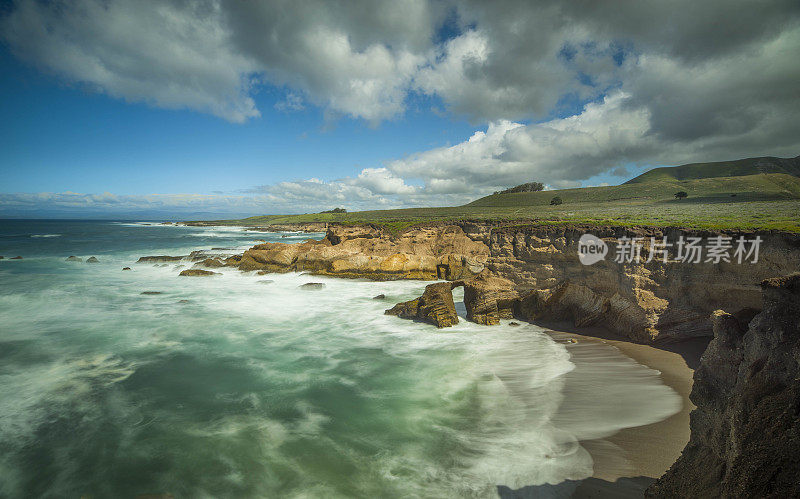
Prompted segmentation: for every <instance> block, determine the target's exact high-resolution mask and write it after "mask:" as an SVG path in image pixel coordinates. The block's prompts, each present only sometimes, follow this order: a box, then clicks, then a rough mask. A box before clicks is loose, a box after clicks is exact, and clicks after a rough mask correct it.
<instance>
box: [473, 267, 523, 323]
mask: <svg viewBox="0 0 800 499" xmlns="http://www.w3.org/2000/svg"><path fill="white" fill-rule="evenodd" d="M459 284H463V286H464V305H465V306H466V308H467V319H468V320H470V321H472V322H475V323H478V324H483V325H486V326H494V325H497V324H499V323H500V319H512V318H513V317H514V306H515V304H516V303H517V301H518V299H519V293H518V292H517V291H516V290H514V283H513V282H511V281H509V280H508V279H504V278H502V277H496V276H491V275H489V274H488V273H486V272H484V273H483V274H481V275H479V276H477V277H475V278H473V279H468V280H465V281H461V282H460V283H459Z"/></svg>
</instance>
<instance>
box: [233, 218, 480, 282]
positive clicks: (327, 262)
mask: <svg viewBox="0 0 800 499" xmlns="http://www.w3.org/2000/svg"><path fill="white" fill-rule="evenodd" d="M488 254H489V248H488V247H487V246H486V245H485V244H483V243H482V242H478V241H474V240H472V239H470V238H469V237H467V236H466V235H465V234H464V232H463V230H462V229H461V228H460V227H458V226H455V225H450V226H445V227H427V228H420V229H418V230H414V231H409V232H405V233H403V234H401V235H398V236H392V235H390V234H387V233H384V232H381V231H380V230H379V229H377V228H374V227H370V226H359V227H345V226H331V227H330V228H329V229H328V232H327V234H326V236H325V238H324V239H322V240H321V241H317V240H313V239H309V240H307V241H305V242H303V243H299V244H287V243H265V244H259V245H257V246H254V247H253V248H251V249H249V250H247V251H245V253H244V254H243V255H242V259H241V262H240V264H239V268H240V269H242V270H264V271H269V272H293V271H294V272H303V271H307V272H311V273H313V274H317V275H334V276H339V277H354V278H369V279H374V280H393V279H426V280H434V279H439V278H441V279H450V280H452V279H460V278H464V277H470V276H472V275H475V274H477V273H479V272H480V271H482V270H483V269H484V266H485V263H486V259H487V257H488Z"/></svg>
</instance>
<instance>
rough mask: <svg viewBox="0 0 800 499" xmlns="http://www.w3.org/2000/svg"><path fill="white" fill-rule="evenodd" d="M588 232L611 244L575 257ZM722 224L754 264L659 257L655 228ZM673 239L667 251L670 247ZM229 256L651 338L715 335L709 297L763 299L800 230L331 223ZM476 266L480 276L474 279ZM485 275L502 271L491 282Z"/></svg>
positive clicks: (728, 301)
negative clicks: (435, 292) (438, 290)
mask: <svg viewBox="0 0 800 499" xmlns="http://www.w3.org/2000/svg"><path fill="white" fill-rule="evenodd" d="M587 233H590V234H593V235H595V236H597V237H598V238H599V239H600V240H602V241H603V242H604V243H605V244H606V245H607V246H608V248H609V251H608V255H607V256H606V258H605V259H604V260H601V261H599V262H597V263H594V264H593V265H583V264H582V263H581V262H580V260H579V258H578V244H579V240H580V237H581V236H582V235H584V234H587ZM719 235H724V236H728V237H731V238H732V239H733V240H734V241H735V240H736V239H737V238H738V237H740V236H744V237H746V238H747V239H748V240H752V239H753V238H754V237H756V235H758V237H760V238H761V245H760V252H759V262H758V264H752V263H749V262H747V261H744V262H742V263H741V264H740V263H737V262H736V261H731V262H725V261H720V262H717V263H714V262H707V261H705V258H703V259H701V261H700V262H698V263H676V262H674V261H668V262H664V261H663V258H661V256H660V255H658V253H657V251H655V250H656V249H657V248H652V247H651V238H652V240H654V241H657V242H658V241H663V240H664V238H666V239H667V241H668V242H672V243H675V242H677V241H678V240H679V239H680V238H685V239H687V240H688V238H690V237H697V238H700V239H701V240H702V241H703V244H706V243H708V241H709V240H710V238H712V237H715V236H719ZM620 238H640V241H641V243H642V248H641V252H640V260H639V262H626V261H615V256H616V252H617V250H618V249H619V248H620V246H619V245H618V241H619V240H620ZM669 251H670V255H671V257H672V259H673V260H674V256H675V253H676V249H675V248H674V247H673V248H672V249H670V250H669ZM651 254H652V255H653V257H652V258H651V257H650V255H651ZM235 258H236V257H230V258H228V259H227V260H225V264H226V265H230V266H238V268H240V269H242V270H245V271H259V273H270V272H308V273H311V274H315V275H329V276H338V277H352V278H367V279H372V280H392V279H423V280H436V279H445V280H449V281H464V283H465V292H464V293H465V302H469V303H466V305H467V311H468V313H469V314H470V315H469V319H470V320H473V321H475V322H478V323H481V324H497V322H498V321H499V320H500V319H501V318H503V317H505V318H510V317H511V316H512V315H513V316H514V317H517V318H519V319H522V320H527V321H551V320H559V321H560V320H569V321H573V322H574V323H575V325H577V326H599V327H603V328H606V329H608V330H610V331H612V332H615V333H617V334H620V335H622V336H624V337H627V338H630V339H632V340H634V341H637V342H641V343H652V342H666V341H681V340H684V339H688V338H693V337H698V336H711V335H712V325H711V321H709V319H708V317H709V314H710V313H711V312H712V311H714V310H717V309H722V310H724V311H726V312H728V313H732V314H736V313H739V312H741V311H743V310H748V309H759V308H760V306H761V305H760V297H759V289H758V285H757V284H756V283H758V282H760V281H761V280H763V279H765V278H768V277H770V276H772V275H776V274H785V273H789V272H792V271H793V270H795V269H797V268H800V236H798V235H795V234H787V233H777V232H760V233H758V234H755V233H743V232H726V233H722V232H713V231H687V230H682V229H672V228H667V229H661V228H623V227H597V226H587V227H581V226H574V227H570V226H554V225H534V224H530V223H528V224H519V223H497V222H468V221H456V222H447V223H432V224H429V225H424V226H417V227H412V228H409V229H407V230H405V231H404V232H402V233H400V234H391V233H389V232H387V231H386V230H384V229H382V228H379V227H375V226H370V225H363V226H344V225H335V224H331V225H329V226H328V229H327V233H326V236H325V238H323V239H322V240H312V239H310V240H307V241H305V242H303V243H299V244H286V243H266V244H259V245H257V246H254V247H253V248H251V249H249V250H247V251H246V252H244V254H243V255H241V256H240V257H239V260H238V261H237V260H236V259H235ZM476 276H482V277H481V278H480V279H479V280H476V281H471V280H472V279H473V278H475V277H476ZM490 279H501V281H495V282H494V284H489V281H488V280H490ZM469 283H471V284H469ZM487 293H488V294H487ZM494 295H497V296H494ZM495 306H496V307H497V311H496V312H495V311H494V308H493V307H495Z"/></svg>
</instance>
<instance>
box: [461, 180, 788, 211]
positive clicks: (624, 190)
mask: <svg viewBox="0 0 800 499" xmlns="http://www.w3.org/2000/svg"><path fill="white" fill-rule="evenodd" d="M678 191H686V192H687V193H688V194H689V199H692V200H694V201H695V202H696V201H698V200H704V201H710V202H719V201H721V200H729V198H731V197H736V198H737V199H736V201H769V200H780V199H800V178H799V177H795V176H792V175H787V174H784V173H767V174H760V175H746V176H740V177H722V178H701V179H696V180H675V179H663V180H654V181H651V182H644V183H634V184H631V183H626V184H622V185H614V186H608V187H583V188H579V189H560V190H557V191H540V192H518V193H514V194H493V195H491V196H486V197H484V198H481V199H478V200H476V201H473V202H472V203H469V204H468V205H467V206H474V207H489V206H543V205H549V204H550V200H551V199H553V197H554V196H559V197H560V198H561V199H563V200H564V203H565V204H568V203H587V202H591V203H605V202H609V201H633V200H650V201H657V200H669V199H672V198H673V196H674V194H675V193H676V192H678ZM734 194H735V196H733V195H734Z"/></svg>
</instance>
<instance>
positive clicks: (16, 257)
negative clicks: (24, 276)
mask: <svg viewBox="0 0 800 499" xmlns="http://www.w3.org/2000/svg"><path fill="white" fill-rule="evenodd" d="M9 260H22V257H21V256H12V257H11V258H9Z"/></svg>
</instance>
